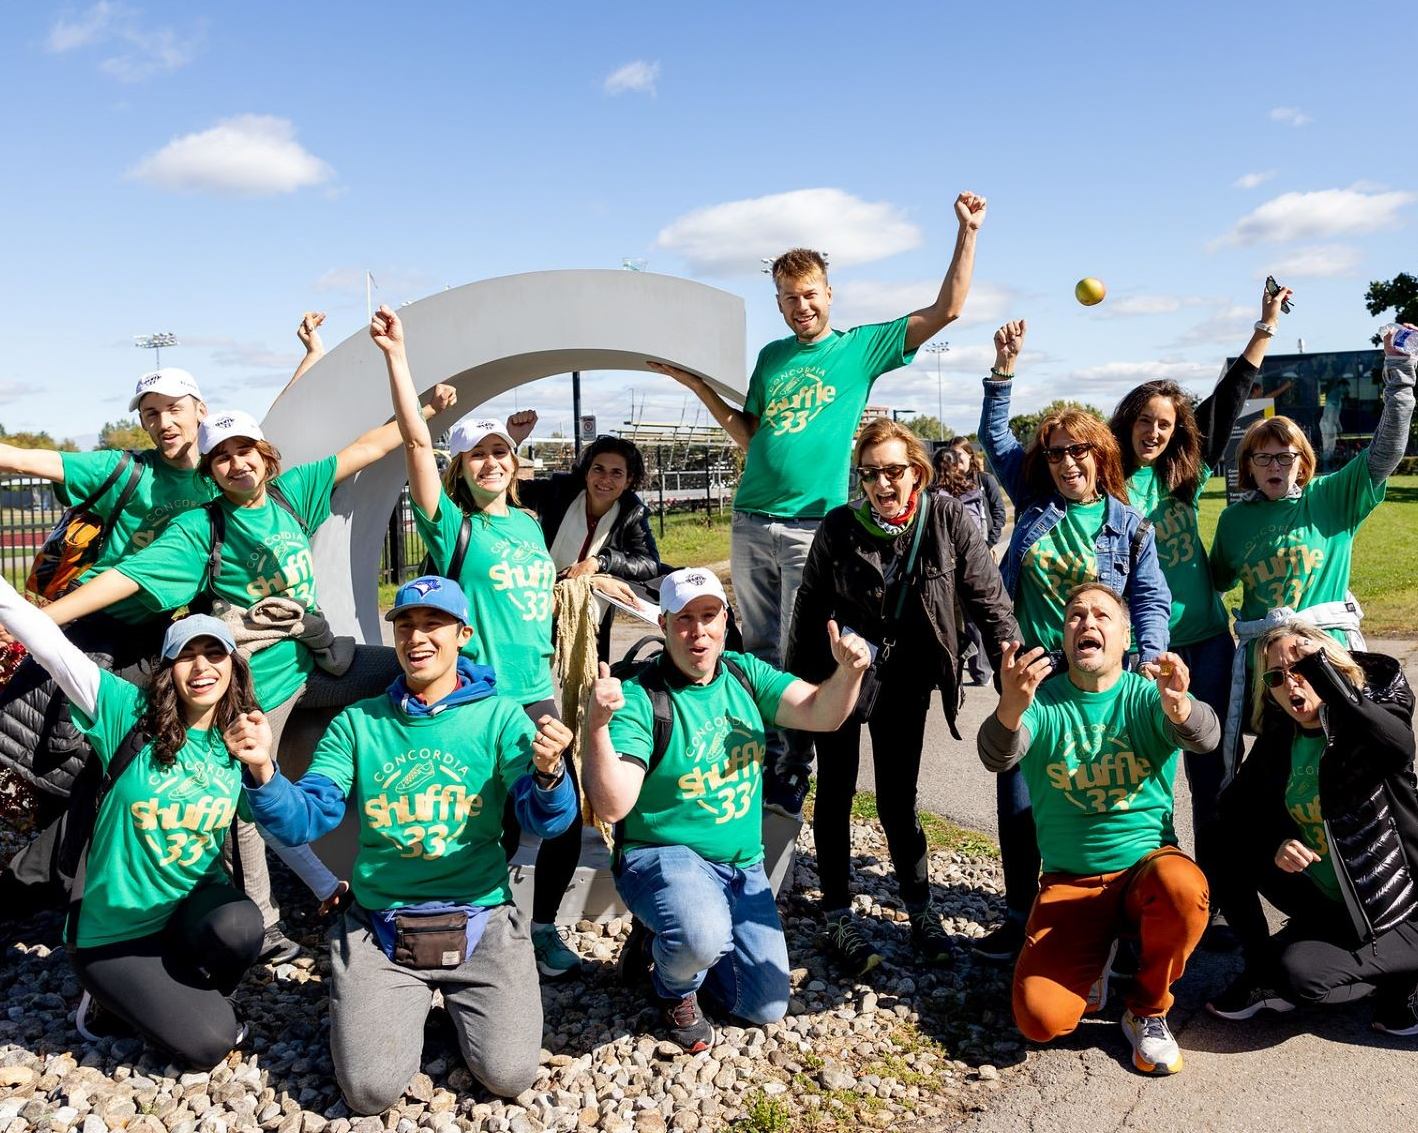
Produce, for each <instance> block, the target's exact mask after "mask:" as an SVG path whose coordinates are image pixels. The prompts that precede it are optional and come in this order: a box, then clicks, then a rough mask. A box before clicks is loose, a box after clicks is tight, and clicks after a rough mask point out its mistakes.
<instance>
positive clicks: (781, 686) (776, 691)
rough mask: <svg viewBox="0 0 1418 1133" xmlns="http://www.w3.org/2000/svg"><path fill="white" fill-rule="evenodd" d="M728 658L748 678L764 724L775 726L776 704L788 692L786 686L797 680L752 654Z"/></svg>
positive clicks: (776, 717) (731, 678) (737, 654)
mask: <svg viewBox="0 0 1418 1133" xmlns="http://www.w3.org/2000/svg"><path fill="white" fill-rule="evenodd" d="M730 656H732V657H733V659H734V660H735V661H737V662H738V664H739V667H740V668H741V669H743V672H744V676H746V677H747V678H748V683H749V686H750V687H751V688H752V689H753V700H754V703H755V704H757V705H758V711H759V712H760V713H761V714H762V716H763V722H764V724H765V725H769V726H771V725H773V724H775V723H776V722H777V719H778V702H779V701H781V700H782V699H783V693H785V692H787V691H788V686H789V685H791V684H792V683H793V682H794V681H795V680H797V679H798V678H797V677H795V676H793V674H792V673H784V672H781V671H780V670H778V669H775V668H774V667H773V666H772V665H770V664H768V662H766V661H761V660H759V659H758V658H757V657H755V656H754V655H753V654H752V653H733V654H730ZM733 679H734V678H733V677H732V676H730V677H729V680H733Z"/></svg>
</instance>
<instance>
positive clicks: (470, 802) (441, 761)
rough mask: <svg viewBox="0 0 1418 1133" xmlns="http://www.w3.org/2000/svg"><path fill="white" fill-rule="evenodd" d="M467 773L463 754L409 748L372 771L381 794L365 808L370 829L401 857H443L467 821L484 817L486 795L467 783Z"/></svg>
mask: <svg viewBox="0 0 1418 1133" xmlns="http://www.w3.org/2000/svg"><path fill="white" fill-rule="evenodd" d="M469 771H470V768H469V766H468V764H467V762H466V761H465V760H464V759H463V758H462V757H461V756H459V755H455V754H454V753H452V752H447V751H442V750H440V749H438V748H426V747H424V748H411V749H410V750H408V751H406V752H403V753H402V754H400V755H396V756H394V757H392V758H391V759H387V760H385V761H384V764H383V765H382V766H381V767H380V768H379V770H378V771H376V772H375V773H374V782H375V784H376V785H377V786H379V787H381V788H382V790H381V792H380V793H379V794H378V795H376V796H374V797H373V798H371V799H369V800H368V801H367V802H366V803H365V804H364V815H365V817H366V818H367V819H368V820H369V825H370V828H371V829H372V830H375V831H377V832H378V833H379V834H380V835H381V836H382V837H384V838H387V839H388V840H389V841H390V842H392V843H393V844H394V845H395V846H397V847H398V849H399V856H400V857H401V858H441V857H442V856H443V854H444V853H445V852H446V851H447V849H448V843H449V842H450V841H452V840H454V839H456V838H457V837H458V836H459V835H461V834H462V833H463V828H464V827H465V826H467V824H468V819H469V818H473V817H476V816H477V815H479V814H481V813H482V809H483V798H482V795H480V794H478V793H477V792H475V791H471V790H469V789H468V787H467V785H466V784H465V783H464V782H463V780H465V779H466V778H467V777H468V774H469Z"/></svg>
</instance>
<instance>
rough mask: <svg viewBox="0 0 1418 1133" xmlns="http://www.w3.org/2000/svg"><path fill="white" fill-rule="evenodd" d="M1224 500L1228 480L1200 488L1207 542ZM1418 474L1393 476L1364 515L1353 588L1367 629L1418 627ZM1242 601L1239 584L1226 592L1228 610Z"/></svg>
mask: <svg viewBox="0 0 1418 1133" xmlns="http://www.w3.org/2000/svg"><path fill="white" fill-rule="evenodd" d="M1225 506H1226V482H1225V481H1224V480H1222V479H1221V478H1220V477H1212V479H1211V480H1210V482H1209V483H1208V484H1207V486H1206V491H1205V492H1203V493H1202V499H1201V535H1202V540H1203V542H1204V543H1205V544H1206V545H1207V546H1208V547H1209V546H1210V545H1211V540H1212V537H1213V536H1214V535H1215V534H1216V521H1217V519H1218V518H1220V515H1221V509H1222V508H1223V507H1225ZM1415 530H1418V476H1392V477H1390V478H1389V482H1388V494H1387V496H1386V498H1385V500H1384V502H1383V503H1382V504H1380V505H1379V507H1378V508H1377V509H1376V510H1375V511H1374V512H1373V514H1372V515H1370V516H1369V518H1368V519H1366V520H1365V521H1364V525H1363V526H1362V527H1360V528H1359V534H1358V536H1357V538H1356V539H1355V541H1354V566H1353V570H1352V572H1351V574H1350V579H1349V588H1350V589H1351V590H1352V591H1353V592H1354V593H1355V594H1356V595H1357V596H1358V598H1359V603H1360V605H1362V606H1363V607H1364V632H1365V633H1366V634H1368V635H1369V636H1371V637H1385V636H1388V637H1401V636H1406V635H1409V634H1412V633H1414V632H1418V566H1415V562H1414V559H1415V556H1414V552H1415V550H1418V536H1415V534H1414V532H1415ZM1240 601H1241V588H1240V587H1239V586H1237V587H1236V588H1235V589H1234V590H1232V591H1231V592H1230V593H1229V594H1227V595H1226V599H1225V602H1226V608H1227V609H1228V610H1230V609H1232V608H1233V607H1235V606H1238V605H1239V604H1240Z"/></svg>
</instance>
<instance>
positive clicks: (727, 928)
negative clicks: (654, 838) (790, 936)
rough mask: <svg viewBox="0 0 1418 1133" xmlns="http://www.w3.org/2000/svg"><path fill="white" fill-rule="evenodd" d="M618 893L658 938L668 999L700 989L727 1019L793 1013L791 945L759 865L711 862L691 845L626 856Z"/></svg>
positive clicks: (759, 1019) (658, 973) (661, 983)
mask: <svg viewBox="0 0 1418 1133" xmlns="http://www.w3.org/2000/svg"><path fill="white" fill-rule="evenodd" d="M615 887H616V890H617V891H618V892H619V893H620V896H621V899H622V900H623V901H624V902H625V904H626V906H627V907H628V908H629V909H630V911H631V913H632V914H634V916H635V919H636V920H638V921H639V922H640V923H641V924H643V925H644V926H645V927H646V928H648V929H649V930H650V931H651V932H653V933H654V934H655V941H654V944H653V945H652V947H651V956H652V958H653V959H654V961H655V969H654V972H653V973H652V979H653V980H654V984H655V991H656V992H657V993H658V994H659V995H660V997H661V998H663V999H682V998H684V996H686V995H689V994H690V993H691V992H695V991H698V990H699V989H700V987H703V988H704V989H705V990H706V991H707V992H708V993H709V994H710V995H711V996H713V997H714V999H715V1000H716V1001H717V1002H718V1003H719V1004H720V1006H721V1007H723V1009H724V1010H725V1011H727V1012H728V1013H729V1014H730V1015H733V1016H736V1017H737V1018H740V1019H746V1020H748V1021H749V1022H751V1023H772V1022H776V1021H777V1020H779V1019H781V1018H782V1017H783V1016H784V1014H786V1013H787V1010H788V942H787V940H786V939H785V938H784V936H783V926H782V923H781V922H780V921H779V920H778V906H777V905H776V904H775V903H774V900H773V888H772V886H770V885H769V884H768V875H767V874H766V873H764V871H763V866H762V864H759V865H753V866H749V867H748V868H747V869H738V868H736V867H734V866H728V865H719V864H717V863H715V862H708V861H705V860H704V859H703V858H701V857H700V856H699V855H698V854H696V853H695V852H694V851H693V850H691V849H690V848H689V847H688V846H642V847H640V848H638V849H634V850H629V851H627V852H626V854H625V857H624V859H623V861H622V865H621V871H620V876H619V877H617V878H616V882H615Z"/></svg>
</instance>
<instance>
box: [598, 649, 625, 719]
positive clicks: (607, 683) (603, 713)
mask: <svg viewBox="0 0 1418 1133" xmlns="http://www.w3.org/2000/svg"><path fill="white" fill-rule="evenodd" d="M597 674H598V675H597V677H596V683H595V684H594V685H592V686H591V727H593V728H604V727H605V726H606V725H607V724H609V723H610V722H611V717H612V716H614V715H615V714H616V712H618V711H619V710H620V709H622V708H624V707H625V693H624V691H623V690H622V689H621V687H620V678H619V677H613V676H611V667H610V666H609V665H607V664H606V663H605V662H604V661H602V662H601V663H600V665H599V666H598V668H597Z"/></svg>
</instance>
